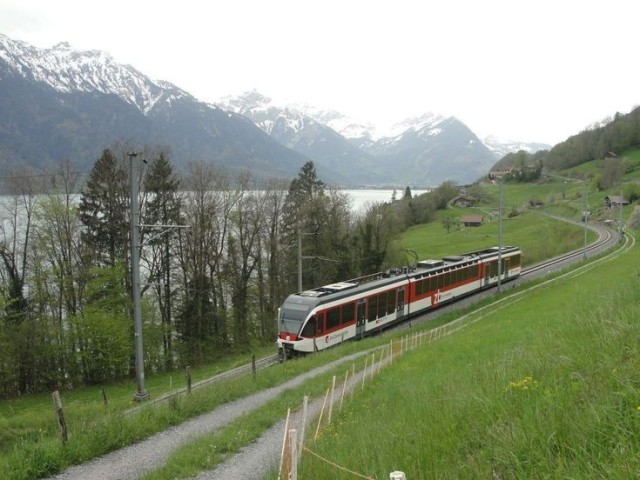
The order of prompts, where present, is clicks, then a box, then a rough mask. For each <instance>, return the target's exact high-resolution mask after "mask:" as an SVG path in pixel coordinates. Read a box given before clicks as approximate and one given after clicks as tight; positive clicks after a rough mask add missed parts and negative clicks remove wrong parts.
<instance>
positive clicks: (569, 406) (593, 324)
mask: <svg viewBox="0 0 640 480" xmlns="http://www.w3.org/2000/svg"><path fill="white" fill-rule="evenodd" d="M508 295H514V296H513V298H512V299H510V300H509V301H507V302H506V303H507V306H504V307H502V308H500V309H496V310H495V311H494V312H492V313H489V314H485V315H484V316H482V317H479V318H478V319H477V320H476V321H475V322H469V323H468V324H467V325H466V326H465V328H462V329H459V330H457V331H455V332H453V333H452V334H450V335H449V336H446V337H443V338H440V339H438V340H437V341H435V342H432V343H430V344H428V345H423V346H421V347H418V348H416V349H414V350H412V351H410V352H409V353H407V354H405V355H404V356H402V357H400V358H399V359H398V360H397V361H395V362H394V363H393V365H392V366H389V367H386V368H385V369H384V370H383V371H382V373H381V374H380V375H379V376H378V377H376V379H375V380H374V384H372V385H370V387H369V388H367V389H365V391H364V392H363V393H362V394H360V395H358V396H357V398H356V399H355V401H354V402H353V403H350V404H349V405H348V407H347V408H346V409H345V410H343V411H342V412H341V413H340V415H338V417H337V418H336V421H335V422H334V423H333V424H332V425H331V426H330V427H329V428H327V429H326V430H325V431H324V432H323V435H322V437H321V438H320V439H318V441H317V442H315V443H311V444H308V445H307V446H308V448H310V449H312V450H313V451H314V452H316V453H317V454H319V455H320V456H322V457H324V458H326V459H331V461H332V462H333V463H334V464H335V465H339V466H341V467H344V468H348V469H349V470H351V471H355V472H358V473H359V474H362V475H364V476H365V477H371V478H378V479H382V478H388V475H389V472H392V471H395V470H400V471H404V472H405V473H406V476H407V479H408V480H414V479H426V478H441V479H445V478H451V479H454V478H465V479H466V478H491V479H515V478H527V479H530V478H558V479H560V478H563V479H566V478H590V479H591V478H603V479H604V478H606V479H628V478H638V476H639V475H640V455H639V453H640V323H639V322H638V318H640V250H639V249H638V248H637V247H636V248H632V249H631V250H629V251H627V252H626V253H624V254H622V255H620V256H617V257H615V258H612V259H603V260H601V261H599V262H596V263H594V264H593V265H592V266H590V267H588V268H584V267H583V268H580V269H578V270H576V271H575V272H574V273H571V274H567V275H563V276H560V277H559V278H558V279H556V280H554V281H550V282H545V283H542V284H539V285H537V286H536V288H534V289H532V290H531V291H530V292H528V293H527V294H526V295H518V296H515V294H508ZM335 465H331V464H328V463H326V462H323V461H321V460H319V459H318V458H317V457H315V456H312V455H305V456H304V457H303V461H302V465H301V468H300V469H299V475H300V478H314V479H351V478H354V477H353V475H350V474H345V473H341V472H342V471H341V470H339V469H338V468H336V467H335Z"/></svg>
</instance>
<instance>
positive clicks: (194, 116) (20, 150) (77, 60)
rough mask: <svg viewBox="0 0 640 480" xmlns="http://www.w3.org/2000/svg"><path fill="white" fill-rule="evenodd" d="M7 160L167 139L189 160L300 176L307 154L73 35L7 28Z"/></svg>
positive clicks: (48, 158)
mask: <svg viewBox="0 0 640 480" xmlns="http://www.w3.org/2000/svg"><path fill="white" fill-rule="evenodd" d="M0 111H1V112H2V115H1V116H0V163H6V164H8V165H12V166H15V165H17V164H20V163H23V164H28V165H31V166H36V167H41V166H43V165H45V164H47V163H51V164H58V163H59V162H60V161H61V160H71V161H72V162H73V163H75V164H77V165H78V166H79V167H83V168H84V167H87V166H90V165H92V164H93V162H94V161H95V160H96V159H97V158H98V157H99V155H100V153H101V151H102V150H103V149H105V148H108V147H110V146H112V145H114V144H115V143H118V142H122V141H126V142H129V143H130V144H133V145H134V146H137V148H139V147H142V146H144V145H161V146H165V147H169V148H170V150H171V156H172V159H173V160H174V163H175V164H176V165H177V166H178V167H180V166H182V165H184V164H185V163H186V162H187V161H189V160H201V161H208V162H213V163H215V164H216V165H218V166H226V167H229V168H230V169H242V168H247V169H252V170H254V171H256V172H259V173H265V174H266V173H268V174H271V175H278V176H293V175H295V174H297V172H298V170H299V169H300V167H301V166H302V165H303V164H304V163H305V162H306V161H308V160H309V159H308V158H306V157H304V156H303V155H301V154H299V153H297V152H294V151H292V150H290V149H288V148H286V147H284V146H282V145H281V144H280V143H279V142H277V141H275V140H274V139H272V138H271V137H270V136H268V135H266V134H265V133H264V132H263V131H262V130H260V129H259V128H258V127H256V126H255V125H254V124H253V123H252V122H250V121H248V120H247V119H246V118H245V117H243V116H241V115H236V114H234V113H231V112H228V111H225V110H221V109H220V108H217V107H215V106H213V105H208V104H206V103H204V102H200V101H198V100H197V99H196V98H194V97H193V96H191V95H190V94H188V93H187V92H185V91H184V90H181V89H180V88H178V87H176V86H175V85H172V84H171V83H168V82H163V81H155V80H152V79H150V78H149V77H147V76H146V75H144V74H143V73H141V72H139V71H138V70H136V69H135V68H133V67H131V66H128V65H121V64H118V63H117V62H115V61H114V60H113V59H112V58H111V57H110V56H109V55H107V54H105V53H104V52H99V51H77V50H73V49H71V48H70V47H69V45H67V44H58V45H56V46H55V47H52V48H48V49H39V48H36V47H33V46H31V45H29V44H27V43H24V42H21V41H17V40H12V39H10V38H9V37H7V36H5V35H2V34H0Z"/></svg>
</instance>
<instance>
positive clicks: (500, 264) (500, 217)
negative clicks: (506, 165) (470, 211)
mask: <svg viewBox="0 0 640 480" xmlns="http://www.w3.org/2000/svg"><path fill="white" fill-rule="evenodd" d="M499 185H500V194H499V195H498V198H499V202H500V204H499V205H498V288H497V291H498V292H500V284H501V282H502V180H500V184H499Z"/></svg>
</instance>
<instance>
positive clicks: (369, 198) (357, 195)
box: [343, 188, 427, 212]
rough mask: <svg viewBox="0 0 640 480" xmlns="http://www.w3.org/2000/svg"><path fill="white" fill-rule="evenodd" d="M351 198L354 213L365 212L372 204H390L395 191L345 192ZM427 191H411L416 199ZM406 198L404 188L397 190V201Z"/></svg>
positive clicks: (365, 190) (363, 190)
mask: <svg viewBox="0 0 640 480" xmlns="http://www.w3.org/2000/svg"><path fill="white" fill-rule="evenodd" d="M343 191H344V192H345V193H347V194H348V195H349V196H350V197H351V206H352V208H353V210H354V211H356V212H358V211H360V210H363V209H364V208H366V207H367V205H370V204H372V203H383V202H390V201H391V198H392V197H393V189H391V190H387V189H361V190H343ZM426 191H427V190H413V189H412V190H411V194H412V195H413V196H414V197H415V196H416V195H420V194H423V193H425V192H426ZM403 196H404V188H402V189H397V190H396V199H398V200H399V199H401V198H402V197H403Z"/></svg>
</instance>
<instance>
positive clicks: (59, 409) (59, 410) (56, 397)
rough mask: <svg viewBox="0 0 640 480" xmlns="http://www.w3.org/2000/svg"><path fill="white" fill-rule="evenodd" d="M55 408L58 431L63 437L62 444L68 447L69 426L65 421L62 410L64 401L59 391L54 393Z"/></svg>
mask: <svg viewBox="0 0 640 480" xmlns="http://www.w3.org/2000/svg"><path fill="white" fill-rule="evenodd" d="M52 396H53V406H54V408H55V410H56V415H57V418H58V430H59V431H60V436H61V437H62V443H63V444H64V445H66V443H67V440H68V436H67V424H66V423H65V421H64V411H63V410H62V400H60V393H59V392H58V390H56V391H55V392H53V394H52Z"/></svg>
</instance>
